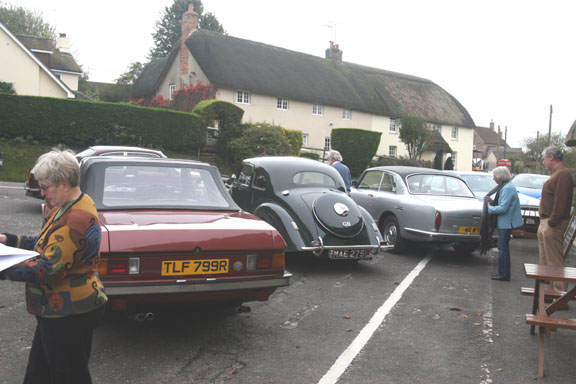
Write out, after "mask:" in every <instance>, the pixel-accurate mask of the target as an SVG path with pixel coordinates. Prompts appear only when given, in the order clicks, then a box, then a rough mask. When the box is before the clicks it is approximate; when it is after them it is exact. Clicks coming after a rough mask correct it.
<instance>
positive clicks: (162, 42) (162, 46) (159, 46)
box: [150, 0, 226, 57]
mask: <svg viewBox="0 0 576 384" xmlns="http://www.w3.org/2000/svg"><path fill="white" fill-rule="evenodd" d="M192 4H194V12H196V13H198V17H199V20H198V27H199V28H202V29H207V30H210V31H215V32H219V33H222V34H225V33H226V31H225V30H224V28H223V27H222V25H221V24H220V22H218V19H216V16H214V14H212V13H207V14H206V15H204V16H203V15H202V13H203V12H204V6H203V5H202V1H201V0H192ZM189 5H190V0H174V3H173V4H172V5H171V6H170V7H166V8H164V14H163V15H162V17H161V19H160V20H158V21H157V22H156V27H155V31H154V33H153V34H152V39H153V40H154V47H153V48H152V49H150V56H151V57H165V56H168V55H169V54H170V51H171V50H172V47H173V46H174V44H175V43H176V42H177V41H178V39H180V35H181V34H182V15H183V14H184V12H186V11H187V10H188V6H189Z"/></svg>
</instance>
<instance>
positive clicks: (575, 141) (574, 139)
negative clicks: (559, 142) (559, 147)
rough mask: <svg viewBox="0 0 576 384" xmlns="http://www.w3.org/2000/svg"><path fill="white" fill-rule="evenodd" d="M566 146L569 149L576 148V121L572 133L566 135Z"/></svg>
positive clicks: (571, 129) (571, 128)
mask: <svg viewBox="0 0 576 384" xmlns="http://www.w3.org/2000/svg"><path fill="white" fill-rule="evenodd" d="M566 145H567V146H569V147H576V120H574V123H572V126H571V127H570V131H568V134H567V135H566Z"/></svg>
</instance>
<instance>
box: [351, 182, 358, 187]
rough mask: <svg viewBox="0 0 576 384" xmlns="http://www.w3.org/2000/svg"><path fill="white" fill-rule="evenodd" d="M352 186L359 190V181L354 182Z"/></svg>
mask: <svg viewBox="0 0 576 384" xmlns="http://www.w3.org/2000/svg"><path fill="white" fill-rule="evenodd" d="M352 186H353V187H354V188H358V180H352Z"/></svg>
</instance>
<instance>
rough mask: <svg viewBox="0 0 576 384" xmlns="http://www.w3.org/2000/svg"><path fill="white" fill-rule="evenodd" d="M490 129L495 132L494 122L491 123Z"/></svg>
mask: <svg viewBox="0 0 576 384" xmlns="http://www.w3.org/2000/svg"><path fill="white" fill-rule="evenodd" d="M490 129H491V130H494V122H493V121H491V122H490Z"/></svg>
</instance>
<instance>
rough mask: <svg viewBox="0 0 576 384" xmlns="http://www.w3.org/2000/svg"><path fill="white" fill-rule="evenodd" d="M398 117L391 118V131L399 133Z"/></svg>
mask: <svg viewBox="0 0 576 384" xmlns="http://www.w3.org/2000/svg"><path fill="white" fill-rule="evenodd" d="M397 129H398V127H397V126H396V119H390V133H397V132H398V130H397Z"/></svg>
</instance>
